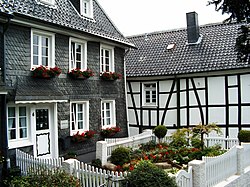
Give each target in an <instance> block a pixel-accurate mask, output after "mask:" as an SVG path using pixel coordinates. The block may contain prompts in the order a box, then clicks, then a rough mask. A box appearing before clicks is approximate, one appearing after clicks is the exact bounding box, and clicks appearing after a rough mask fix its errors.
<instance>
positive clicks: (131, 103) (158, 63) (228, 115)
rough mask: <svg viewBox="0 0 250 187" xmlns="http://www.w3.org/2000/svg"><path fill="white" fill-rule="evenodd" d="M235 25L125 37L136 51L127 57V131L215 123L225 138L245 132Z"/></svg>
mask: <svg viewBox="0 0 250 187" xmlns="http://www.w3.org/2000/svg"><path fill="white" fill-rule="evenodd" d="M240 26H241V25H240V24H236V23H231V24H226V23H217V24H208V25H203V26H199V25H198V15H197V14H196V13H195V12H191V13H188V14H187V28H184V29H176V30H169V31H162V32H153V33H147V34H142V35H136V36H131V37H128V39H130V40H131V42H133V43H134V44H135V45H136V47H137V48H138V49H132V50H131V51H130V52H129V53H128V55H127V56H126V64H127V67H126V68H127V95H128V116H129V125H130V127H131V128H132V129H134V130H137V132H141V131H142V130H143V129H152V128H154V127H155V126H157V125H159V124H163V125H166V126H167V128H168V129H176V128H182V127H191V126H194V125H197V124H199V123H201V124H208V123H216V124H217V125H218V126H220V127H221V128H222V130H223V134H224V136H230V137H237V132H238V131H239V130H240V129H245V128H250V118H249V116H250V73H249V72H250V64H249V62H244V61H239V60H237V51H236V50H235V44H236V38H237V36H238V31H239V28H240Z"/></svg>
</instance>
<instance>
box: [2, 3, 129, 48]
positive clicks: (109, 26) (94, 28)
mask: <svg viewBox="0 0 250 187" xmlns="http://www.w3.org/2000/svg"><path fill="white" fill-rule="evenodd" d="M55 2H56V6H55V7H52V6H47V5H44V4H42V3H38V0H0V5H1V6H0V12H2V13H8V14H10V13H12V14H14V15H17V16H18V15H22V16H26V17H27V18H28V19H31V18H32V19H36V20H38V21H45V22H48V23H51V24H54V25H58V26H63V27H67V28H70V29H74V30H78V31H83V32H86V33H88V34H91V35H95V36H100V37H103V38H107V39H110V40H113V41H116V42H120V43H123V44H125V45H129V46H131V45H132V46H133V44H132V43H130V42H129V40H128V39H126V38H125V37H124V36H123V35H122V34H121V33H120V32H119V31H118V29H117V28H116V27H115V26H114V24H113V23H112V22H111V21H110V19H109V18H108V17H107V15H106V14H105V12H104V11H103V9H102V8H101V7H100V5H99V4H98V2H97V1H96V0H93V12H94V19H89V18H85V17H83V16H81V15H80V14H79V12H78V11H77V10H76V8H75V7H74V6H73V4H72V3H71V2H70V0H55Z"/></svg>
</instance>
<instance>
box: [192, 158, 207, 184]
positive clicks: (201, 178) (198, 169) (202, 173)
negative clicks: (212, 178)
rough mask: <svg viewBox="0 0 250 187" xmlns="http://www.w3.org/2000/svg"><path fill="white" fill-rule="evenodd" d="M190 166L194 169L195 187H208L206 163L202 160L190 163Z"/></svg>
mask: <svg viewBox="0 0 250 187" xmlns="http://www.w3.org/2000/svg"><path fill="white" fill-rule="evenodd" d="M188 166H192V168H193V170H192V172H193V174H192V178H193V187H201V186H206V168H205V162H204V161H202V160H193V161H191V162H189V163H188Z"/></svg>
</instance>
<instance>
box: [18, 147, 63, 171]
mask: <svg viewBox="0 0 250 187" xmlns="http://www.w3.org/2000/svg"><path fill="white" fill-rule="evenodd" d="M63 162H64V158H63V157H62V158H48V159H39V158H34V156H32V155H29V154H27V153H24V152H22V151H21V150H19V149H16V165H17V166H19V167H20V169H21V174H22V175H27V173H28V172H29V171H33V172H34V171H39V170H40V169H43V170H46V169H48V170H55V169H58V168H60V167H62V163H63Z"/></svg>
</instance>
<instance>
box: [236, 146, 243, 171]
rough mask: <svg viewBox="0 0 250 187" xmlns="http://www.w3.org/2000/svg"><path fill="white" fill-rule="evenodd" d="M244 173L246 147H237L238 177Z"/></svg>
mask: <svg viewBox="0 0 250 187" xmlns="http://www.w3.org/2000/svg"><path fill="white" fill-rule="evenodd" d="M243 173H244V147H243V146H237V175H241V174H243Z"/></svg>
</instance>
